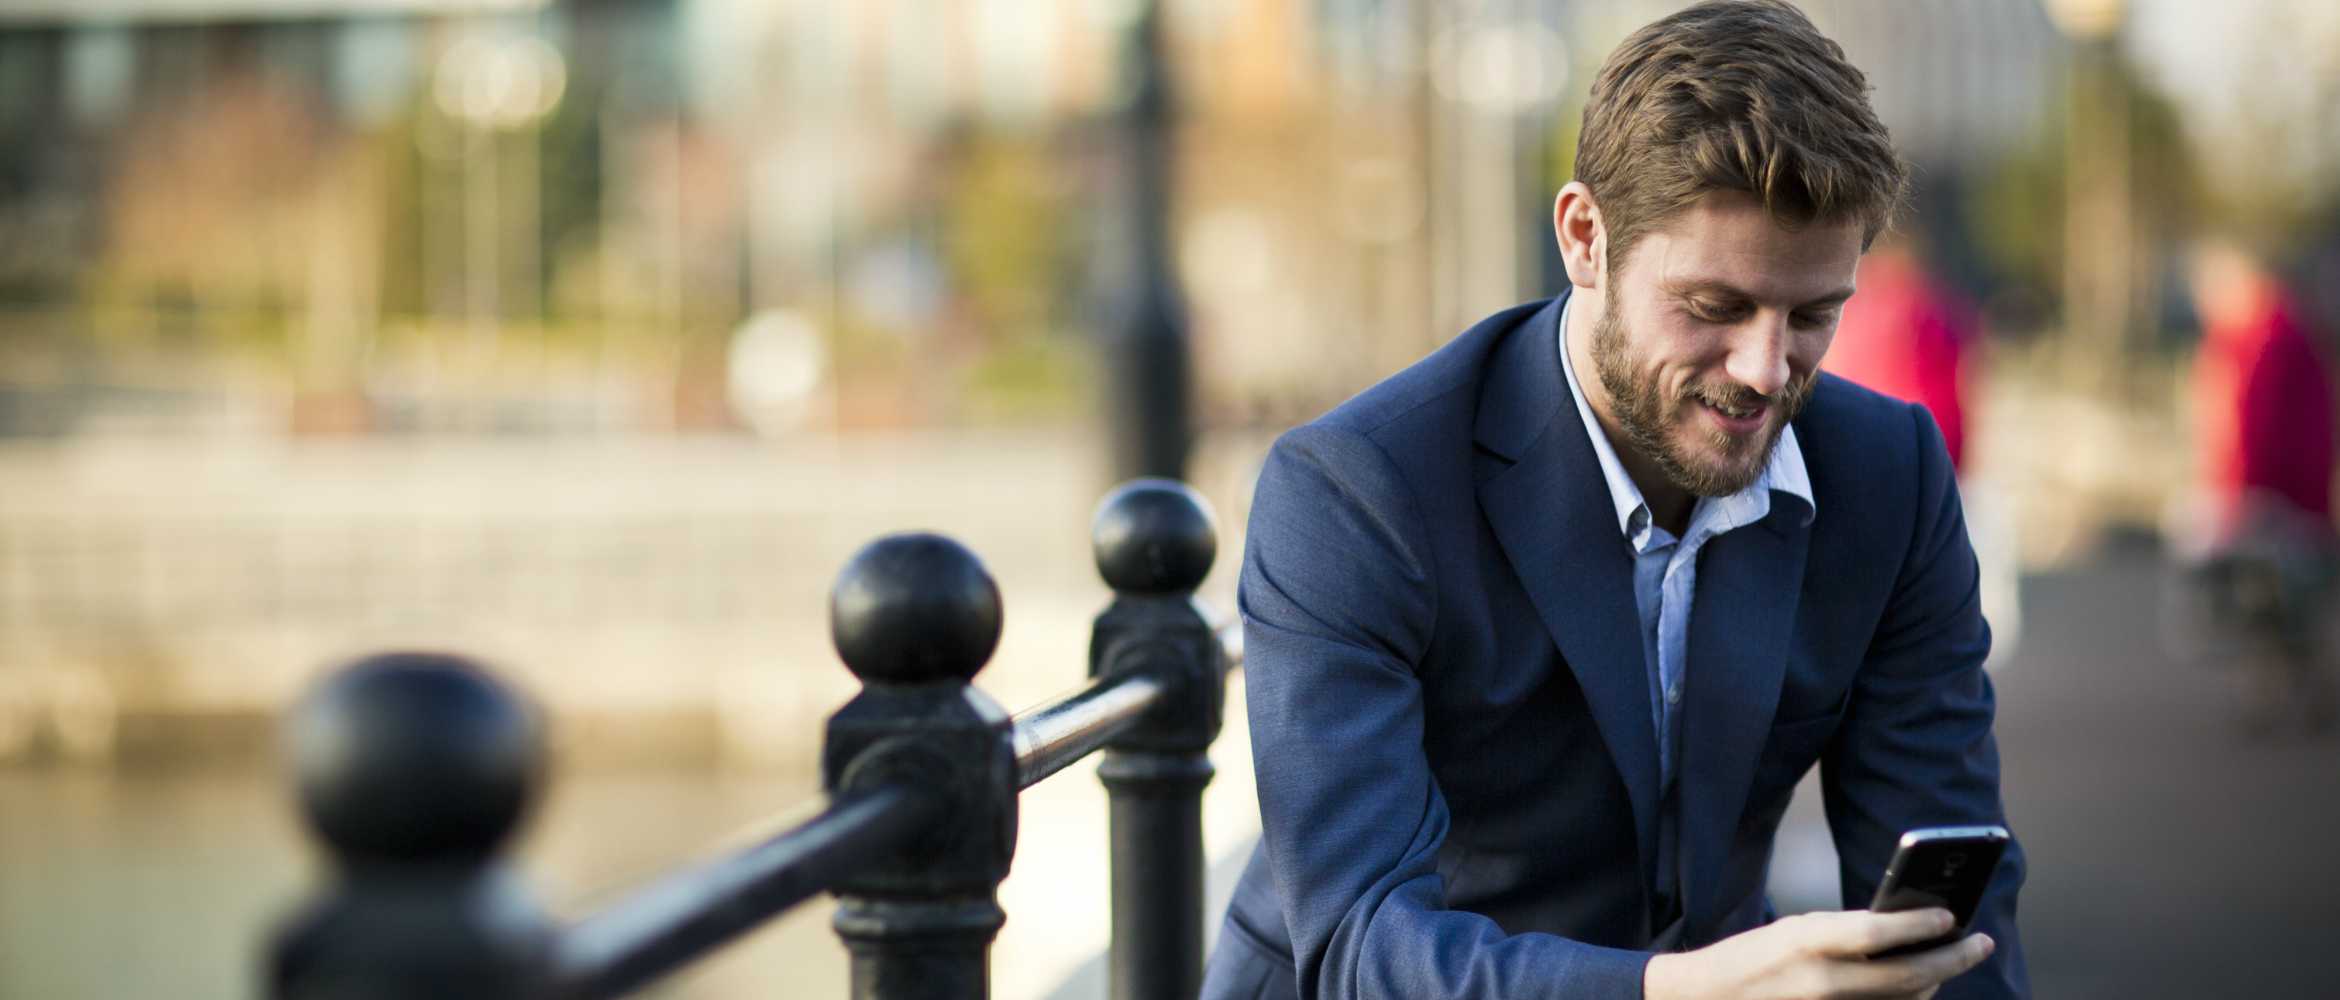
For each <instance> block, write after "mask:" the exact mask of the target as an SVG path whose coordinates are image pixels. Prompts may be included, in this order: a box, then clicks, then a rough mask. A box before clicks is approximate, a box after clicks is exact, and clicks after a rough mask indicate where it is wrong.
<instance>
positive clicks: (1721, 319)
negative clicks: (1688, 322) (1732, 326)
mask: <svg viewBox="0 0 2340 1000" xmlns="http://www.w3.org/2000/svg"><path fill="white" fill-rule="evenodd" d="M1689 313H1690V315H1691V316H1692V317H1693V318H1695V319H1697V320H1698V321H1700V322H1702V323H1728V322H1731V321H1732V320H1734V319H1737V318H1738V310H1735V309H1732V308H1730V307H1728V306H1717V305H1709V304H1707V303H1704V302H1692V303H1689Z"/></svg>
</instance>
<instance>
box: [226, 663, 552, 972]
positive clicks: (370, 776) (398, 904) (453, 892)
mask: <svg viewBox="0 0 2340 1000" xmlns="http://www.w3.org/2000/svg"><path fill="white" fill-rule="evenodd" d="M285 735H286V742H287V744H288V749H289V751H290V756H291V758H292V766H293V771H294V776H295V783H296V785H297V787H298V789H299V794H300V801H301V807H302V811H303V813H304V814H305V816H306V818H307V820H308V823H309V826H310V827H311V828H312V829H313V830H314V831H315V833H316V834H317V836H318V837H319V838H321V839H322V840H323V841H324V845H325V849H326V851H327V853H328V854H329V855H330V856H331V860H332V862H333V867H334V875H335V882H334V884H333V885H332V886H331V887H330V888H328V889H327V890H326V891H325V892H324V893H323V894H322V895H321V896H319V897H318V898H316V899H315V900H313V901H312V902H311V903H310V904H309V905H308V906H307V907H305V908H304V909H303V910H301V911H300V912H298V913H296V914H295V915H294V916H293V918H292V919H291V920H289V921H287V922H286V923H285V924H284V925H283V927H282V928H281V929H280V930H279V931H278V933H277V935H276V937H275V940H274V942H273V946H272V949H271V953H270V955H269V977H268V978H269V985H268V994H269V996H271V997H274V998H278V1000H326V998H332V1000H360V998H362V1000H511V998H530V1000H533V998H539V997H542V996H543V995H544V983H545V982H546V980H545V977H544V970H545V959H546V956H547V947H548V946H549V944H550V942H551V933H552V932H551V923H550V921H549V920H548V918H546V916H545V915H544V914H543V912H542V911H541V910H539V909H538V908H537V906H536V905H535V903H534V902H533V901H532V900H531V899H530V898H529V897H528V896H527V894H526V893H525V892H524V891H523V890H521V889H520V888H519V885H518V882H517V880H516V879H514V878H513V877H512V876H511V874H510V873H509V872H508V870H507V869H506V868H505V867H504V865H503V864H502V863H501V862H500V861H499V860H498V859H497V856H496V850H497V848H498V847H500V846H501V845H502V844H503V843H504V841H505V839H506V838H507V837H508V836H509V835H510V834H511V832H512V830H513V828H514V827H515V826H517V825H518V824H519V821H520V818H521V816H522V815H523V814H524V813H525V812H526V811H527V808H528V805H529V803H530V802H531V801H532V800H533V799H534V798H535V797H536V793H537V790H538V788H539V786H540V785H541V784H542V775H543V766H544V749H543V737H542V733H541V729H540V727H539V726H538V724H537V721H536V719H535V718H534V716H533V715H532V714H531V713H530V712H529V711H528V709H527V708H526V707H524V706H523V704H522V703H521V701H520V699H519V698H517V697H516V696H514V695H513V694H512V693H511V692H510V691H508V690H506V689H505V688H504V687H503V686H502V685H501V684H499V683H497V682H496V681H495V680H494V679H493V678H491V677H489V676H488V675H487V674H486V673H485V672H484V671H482V670H480V669H479V668H478V667H477V666H475V665H474V664H472V663H471V662H469V661H467V660H464V659H462V658H461V657H456V656H449V655H442V654H435V653H388V654H383V655H379V656H373V657H369V658H367V659H364V660H360V661H358V662H357V663H355V664H352V665H351V666H350V667H348V668H346V669H344V670H342V671H341V672H340V673H338V674H336V675H334V676H333V677H332V678H330V679H328V680H327V681H325V682H324V683H323V684H322V685H320V686H319V687H318V688H317V689H316V690H315V691H313V692H312V693H311V694H310V695H309V696H308V697H307V698H306V699H305V700H303V701H302V703H301V704H300V705H299V706H298V707H296V708H295V709H294V710H293V713H292V716H291V719H290V721H289V723H288V725H287V727H286V734H285Z"/></svg>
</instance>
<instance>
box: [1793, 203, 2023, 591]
mask: <svg viewBox="0 0 2340 1000" xmlns="http://www.w3.org/2000/svg"><path fill="white" fill-rule="evenodd" d="M1859 274H1860V278H1859V288H1860V293H1859V294H1857V295H1854V296H1853V297H1852V299H1851V300H1850V301H1848V302H1846V303H1845V304H1844V312H1843V314H1842V316H1841V318H1840V319H1838V320H1837V324H1836V341H1835V342H1834V344H1832V345H1831V346H1830V347H1829V349H1828V358H1827V360H1826V361H1825V362H1824V363H1823V365H1822V367H1825V368H1827V369H1828V370H1829V371H1832V372H1835V373H1836V374H1838V375H1842V376H1844V377H1845V378H1848V379H1851V380H1853V381H1855V382H1858V383H1860V384H1862V385H1864V386H1867V387H1869V388H1871V389H1875V390H1877V391H1878V392H1882V393H1884V394H1886V395H1888V396H1893V397H1896V398H1899V399H1905V400H1908V401H1910V402H1912V403H1916V404H1918V405H1920V406H1923V407H1925V408H1926V410H1927V412H1929V413H1931V414H1933V417H1934V423H1935V424H1937V425H1939V426H1940V427H1941V428H1942V443H1943V444H1944V445H1946V446H1948V448H1949V449H1950V464H1951V465H1953V466H1955V467H1957V468H1958V469H1959V470H1960V471H1961V472H1963V471H1965V469H1966V399H1965V397H1966V377H1967V372H1966V354H1967V347H1968V345H1969V343H1970V342H1971V341H1972V340H1973V339H1974V336H1973V334H1974V330H1975V326H1976V323H1975V319H1974V312H1973V310H1972V309H1971V308H1969V307H1968V305H1967V304H1966V302H1965V301H1963V300H1962V299H1961V298H1960V297H1959V296H1958V295H1957V293H1955V292H1954V291H1952V290H1951V289H1949V288H1948V287H1946V286H1944V285H1942V284H1941V283H1939V282H1937V281H1935V280H1934V279H1933V277H1932V276H1930V275H1928V274H1927V273H1926V270H1925V268H1924V266H1923V265H1922V264H1920V263H1919V261H1918V259H1917V257H1916V255H1915V254H1913V253H1912V252H1911V251H1910V248H1909V246H1908V244H1907V243H1906V242H1905V241H1904V239H1903V238H1899V237H1892V236H1888V237H1887V238H1886V239H1885V240H1883V241H1880V242H1879V244H1878V246H1877V248H1876V249H1874V250H1871V251H1870V252H1869V255H1868V256H1867V257H1865V258H1862V260H1861V268H1860V272H1859ZM1995 621H1996V620H1995V619H1994V623H1995Z"/></svg>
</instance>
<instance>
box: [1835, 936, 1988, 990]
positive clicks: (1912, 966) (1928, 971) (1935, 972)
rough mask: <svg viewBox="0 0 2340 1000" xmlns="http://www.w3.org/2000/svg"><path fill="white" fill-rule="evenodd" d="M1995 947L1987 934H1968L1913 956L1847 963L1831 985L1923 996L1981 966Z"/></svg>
mask: <svg viewBox="0 0 2340 1000" xmlns="http://www.w3.org/2000/svg"><path fill="white" fill-rule="evenodd" d="M1994 947H1996V945H1994V944H1993V943H1992V941H1991V939H1990V936H1989V935H1986V934H1969V935H1967V936H1965V937H1963V938H1960V939H1959V940H1956V941H1952V942H1950V943H1949V944H1946V945H1943V946H1941V947H1939V948H1931V949H1928V950H1926V951H1921V952H1918V953H1917V954H1915V955H1904V956H1902V957H1900V958H1885V959H1877V960H1875V961H1869V962H1857V963H1856V962H1847V963H1844V964H1842V965H1840V966H1837V967H1836V968H1835V969H1834V970H1832V971H1833V972H1834V973H1835V975H1834V976H1832V977H1831V978H1832V980H1833V984H1834V985H1836V986H1837V987H1839V988H1840V989H1841V990H1842V991H1844V992H1847V993H1852V994H1855V995H1859V996H1876V995H1893V996H1900V995H1907V994H1924V993H1926V992H1927V991H1930V990H1932V989H1933V988H1934V987H1936V986H1940V985H1942V984H1943V983H1945V982H1948V981H1950V980H1951V979H1954V978H1957V976H1958V975H1959V974H1960V973H1963V972H1965V971H1966V970H1968V969H1971V968H1974V967H1975V966H1976V965H1979V964H1981V962H1982V960H1983V959H1985V958H1988V957H1990V954H1991V951H1992V949H1993V948H1994Z"/></svg>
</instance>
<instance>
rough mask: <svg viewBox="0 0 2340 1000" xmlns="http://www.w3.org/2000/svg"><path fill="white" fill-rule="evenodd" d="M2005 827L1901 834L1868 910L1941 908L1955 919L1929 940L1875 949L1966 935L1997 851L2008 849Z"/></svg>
mask: <svg viewBox="0 0 2340 1000" xmlns="http://www.w3.org/2000/svg"><path fill="white" fill-rule="evenodd" d="M2007 840H2008V834H2007V831H2006V829H2005V828H2004V827H1995V826H1993V827H1937V828H1934V829H1929V830H1912V831H1910V832H1909V833H1907V834H1904V835H1903V836H1902V838H1901V846H1900V848H1899V849H1897V850H1896V851H1894V853H1893V861H1892V862H1891V863H1890V864H1888V865H1886V866H1885V878H1884V879H1883V880H1882V881H1880V882H1879V883H1878V885H1877V896H1876V898H1875V899H1874V900H1873V901H1871V902H1870V903H1869V909H1871V910H1873V911H1875V912H1878V913H1894V912H1898V911H1901V910H1921V909H1925V908H1927V907H1935V906H1938V907H1942V908H1943V909H1946V910H1949V911H1950V914H1951V916H1953V917H1955V918H1956V919H1957V926H1956V927H1955V928H1953V929H1952V930H1951V931H1950V932H1949V933H1947V934H1944V935H1942V936H1941V937H1938V938H1934V939H1932V940H1928V941H1920V942H1917V943H1914V944H1907V945H1902V946H1900V947H1898V948H1893V949H1890V950H1888V951H1882V952H1879V953H1877V955H1876V956H1874V957H1877V958H1890V957H1893V956H1895V955H1907V954H1910V953H1913V952H1919V951H1925V950H1927V949H1929V948H1938V947H1941V946H1942V945H1945V944H1948V943H1950V942H1952V941H1955V940H1958V939H1959V938H1961V937H1964V936H1965V935H1966V932H1967V929H1968V928H1969V927H1970V926H1972V925H1973V923H1974V911H1975V908H1976V907H1978V906H1980V905H1981V903H1982V895H1983V890H1984V889H1985V888H1987V887H1989V886H1990V884H1991V872H1992V870H1993V869H1995V868H1997V867H1998V865H1999V855H2001V854H2003V853H2005V852H2006V850H2007Z"/></svg>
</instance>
